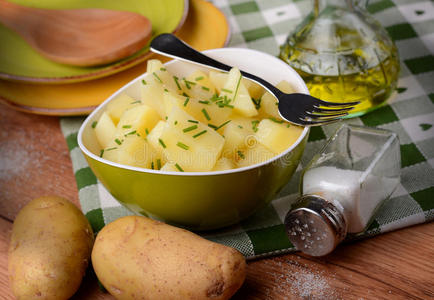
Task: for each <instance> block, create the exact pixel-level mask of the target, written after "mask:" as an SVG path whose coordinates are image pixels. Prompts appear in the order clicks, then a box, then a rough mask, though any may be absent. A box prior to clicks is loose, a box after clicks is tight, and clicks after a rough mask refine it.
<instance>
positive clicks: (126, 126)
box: [122, 125, 131, 129]
mask: <svg viewBox="0 0 434 300" xmlns="http://www.w3.org/2000/svg"><path fill="white" fill-rule="evenodd" d="M122 128H126V129H128V128H131V125H124V126H122Z"/></svg>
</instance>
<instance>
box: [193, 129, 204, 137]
mask: <svg viewBox="0 0 434 300" xmlns="http://www.w3.org/2000/svg"><path fill="white" fill-rule="evenodd" d="M204 133H206V130H204V131H201V132H199V133H197V134H195V135H193V138H197V137H198V136H201V135H202V134H204Z"/></svg>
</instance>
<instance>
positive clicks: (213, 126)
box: [208, 123, 218, 130]
mask: <svg viewBox="0 0 434 300" xmlns="http://www.w3.org/2000/svg"><path fill="white" fill-rule="evenodd" d="M208 127H211V128H212V129H214V130H217V129H218V127H217V126H215V125H213V124H209V123H208Z"/></svg>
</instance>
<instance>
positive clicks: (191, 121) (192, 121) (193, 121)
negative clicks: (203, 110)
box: [187, 120, 199, 124]
mask: <svg viewBox="0 0 434 300" xmlns="http://www.w3.org/2000/svg"><path fill="white" fill-rule="evenodd" d="M187 122H190V123H196V124H197V123H199V121H196V120H188V121H187Z"/></svg>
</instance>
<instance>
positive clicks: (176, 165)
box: [175, 163, 184, 172]
mask: <svg viewBox="0 0 434 300" xmlns="http://www.w3.org/2000/svg"><path fill="white" fill-rule="evenodd" d="M175 167H176V168H177V169H178V170H179V171H180V172H184V170H183V169H182V168H181V166H180V165H178V163H176V164H175Z"/></svg>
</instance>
